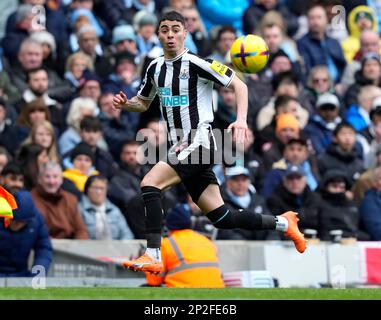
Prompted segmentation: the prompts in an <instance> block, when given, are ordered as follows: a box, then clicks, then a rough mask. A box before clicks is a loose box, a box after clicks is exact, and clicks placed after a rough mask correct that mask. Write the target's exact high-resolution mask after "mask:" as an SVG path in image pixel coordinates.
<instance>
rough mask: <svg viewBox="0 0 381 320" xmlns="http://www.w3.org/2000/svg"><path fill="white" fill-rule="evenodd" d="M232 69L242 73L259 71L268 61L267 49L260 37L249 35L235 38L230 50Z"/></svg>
mask: <svg viewBox="0 0 381 320" xmlns="http://www.w3.org/2000/svg"><path fill="white" fill-rule="evenodd" d="M230 59H231V63H232V64H233V66H234V68H236V69H237V70H239V71H241V72H244V73H256V72H258V71H261V70H262V69H263V68H264V67H265V66H266V64H267V61H268V59H269V47H268V46H267V44H266V42H265V40H263V39H262V38H261V37H259V36H256V35H253V34H249V35H246V36H241V37H239V38H237V39H236V40H235V41H234V43H233V45H232V46H231V48H230Z"/></svg>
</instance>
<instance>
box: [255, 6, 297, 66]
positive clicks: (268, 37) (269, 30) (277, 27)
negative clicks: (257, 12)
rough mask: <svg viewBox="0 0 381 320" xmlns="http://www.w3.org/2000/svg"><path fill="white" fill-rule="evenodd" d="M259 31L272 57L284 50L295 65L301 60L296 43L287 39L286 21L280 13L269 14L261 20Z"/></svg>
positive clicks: (271, 12) (272, 12) (270, 12)
mask: <svg viewBox="0 0 381 320" xmlns="http://www.w3.org/2000/svg"><path fill="white" fill-rule="evenodd" d="M287 22H288V21H287ZM259 30H260V34H261V35H262V37H263V39H264V40H265V41H266V43H267V45H268V46H269V51H270V55H271V54H274V53H276V52H277V51H279V50H282V51H283V52H284V53H286V54H287V56H288V57H290V60H291V62H292V63H293V64H295V63H296V62H299V61H300V60H301V58H300V56H299V53H298V49H297V48H296V43H295V41H294V40H292V39H291V38H288V37H287V27H286V21H285V19H283V17H282V14H281V13H280V12H278V11H269V12H267V13H266V14H265V15H264V16H263V18H262V20H261V23H260V25H259ZM294 66H295V65H294Z"/></svg>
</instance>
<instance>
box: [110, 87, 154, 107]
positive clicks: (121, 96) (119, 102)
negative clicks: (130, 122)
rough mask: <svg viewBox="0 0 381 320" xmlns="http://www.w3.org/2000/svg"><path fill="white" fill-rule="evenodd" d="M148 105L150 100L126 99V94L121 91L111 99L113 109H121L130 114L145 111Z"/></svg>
mask: <svg viewBox="0 0 381 320" xmlns="http://www.w3.org/2000/svg"><path fill="white" fill-rule="evenodd" d="M150 104H151V101H150V100H143V99H140V98H139V97H133V98H131V99H127V96H126V94H125V93H124V92H122V91H120V92H119V93H118V94H116V95H115V96H114V98H113V105H114V108H115V109H122V110H126V111H131V112H144V111H147V110H148V108H149V105H150Z"/></svg>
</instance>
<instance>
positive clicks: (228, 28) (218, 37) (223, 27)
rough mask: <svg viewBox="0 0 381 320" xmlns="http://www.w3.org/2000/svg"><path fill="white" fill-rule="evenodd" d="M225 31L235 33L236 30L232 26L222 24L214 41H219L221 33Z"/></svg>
mask: <svg viewBox="0 0 381 320" xmlns="http://www.w3.org/2000/svg"><path fill="white" fill-rule="evenodd" d="M225 32H230V33H234V34H235V35H237V30H236V29H235V28H234V27H232V26H228V25H223V26H222V27H221V28H220V30H218V33H217V37H216V41H219V40H220V39H221V36H222V34H223V33H225Z"/></svg>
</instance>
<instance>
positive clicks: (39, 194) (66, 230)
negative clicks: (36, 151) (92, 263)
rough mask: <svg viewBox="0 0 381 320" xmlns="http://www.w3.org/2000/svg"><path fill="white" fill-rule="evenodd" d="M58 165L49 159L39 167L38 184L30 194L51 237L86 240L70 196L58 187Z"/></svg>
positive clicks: (60, 177) (60, 180) (75, 200)
mask: <svg viewBox="0 0 381 320" xmlns="http://www.w3.org/2000/svg"><path fill="white" fill-rule="evenodd" d="M62 184H63V179H62V170H61V166H60V165H59V164H58V163H57V162H53V161H49V162H47V163H46V164H44V165H42V166H41V167H40V170H39V172H38V184H37V186H36V187H35V188H33V189H32V191H31V195H32V198H33V201H34V202H35V203H36V206H37V207H38V209H39V210H40V212H41V213H42V215H43V216H44V219H45V221H46V224H47V226H48V229H49V234H50V236H51V237H52V238H55V239H88V234H87V230H86V226H85V224H84V222H83V220H82V217H81V215H80V213H79V212H78V208H77V205H78V202H77V199H76V197H75V196H74V195H72V194H70V193H69V192H67V191H65V190H63V189H62Z"/></svg>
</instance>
